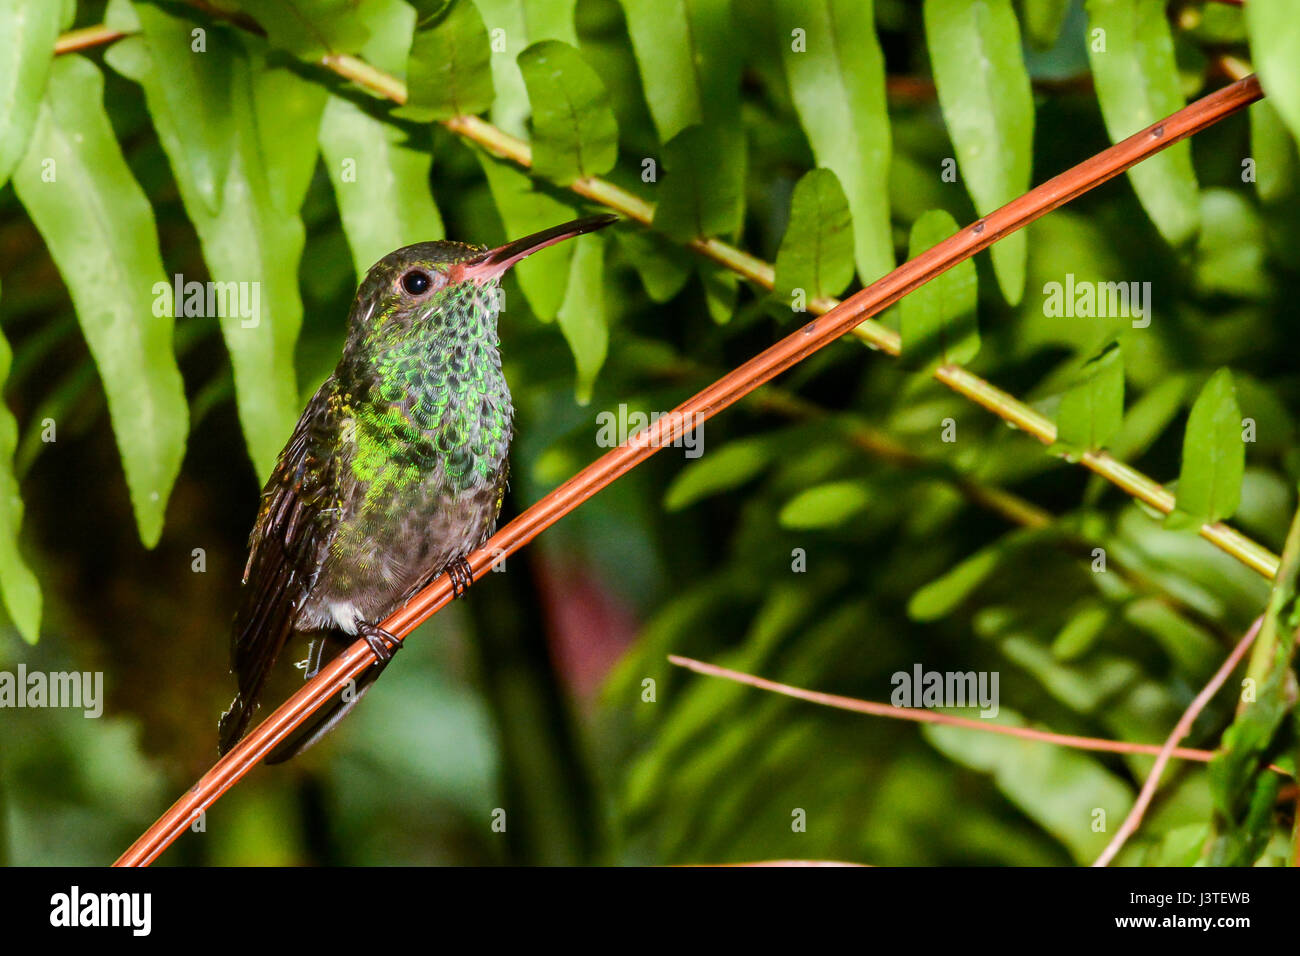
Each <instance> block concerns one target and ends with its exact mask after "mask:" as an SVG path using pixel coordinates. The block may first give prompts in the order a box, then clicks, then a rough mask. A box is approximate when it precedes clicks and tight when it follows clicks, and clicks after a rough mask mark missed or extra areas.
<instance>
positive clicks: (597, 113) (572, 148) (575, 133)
mask: <svg viewBox="0 0 1300 956" xmlns="http://www.w3.org/2000/svg"><path fill="white" fill-rule="evenodd" d="M519 69H520V71H522V73H523V77H524V83H525V85H526V86H527V87H528V99H529V102H530V103H531V104H532V108H533V120H532V134H533V172H534V173H536V174H537V175H538V176H541V177H543V178H544V179H549V180H551V181H552V182H554V183H558V184H559V185H561V186H567V185H569V184H570V183H572V182H573V181H574V180H575V179H581V178H583V177H586V176H600V175H602V174H603V173H607V172H609V171H610V169H612V168H613V167H614V163H615V162H617V161H618V121H617V120H615V119H614V111H613V110H612V109H611V108H610V105H609V95H608V94H607V93H606V92H605V86H604V84H603V83H601V82H600V77H599V76H597V75H596V71H595V70H593V69H592V68H591V67H589V66H588V65H587V64H586V62H585V61H584V60H583V59H582V54H580V53H579V52H578V51H577V50H576V49H574V48H573V47H571V46H569V45H568V44H566V43H561V42H560V41H558V40H543V41H542V42H540V43H534V44H533V45H532V46H530V47H529V48H528V49H526V50H524V52H523V53H521V54H519Z"/></svg>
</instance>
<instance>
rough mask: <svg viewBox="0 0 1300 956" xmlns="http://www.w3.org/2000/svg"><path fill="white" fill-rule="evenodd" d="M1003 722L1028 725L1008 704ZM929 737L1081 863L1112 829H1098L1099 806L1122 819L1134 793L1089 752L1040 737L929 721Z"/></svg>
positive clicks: (1111, 816)
mask: <svg viewBox="0 0 1300 956" xmlns="http://www.w3.org/2000/svg"><path fill="white" fill-rule="evenodd" d="M996 720H997V723H999V724H1006V725H1009V726H1013V727H1023V726H1025V725H1026V721H1025V720H1024V718H1022V717H1021V716H1020V715H1019V714H1016V713H1013V712H1012V711H1010V710H1008V709H1007V708H1005V707H1003V708H1002V709H1001V713H999V715H998V717H997V719H996ZM922 733H923V734H924V735H925V737H926V739H927V740H928V741H929V742H930V743H931V744H933V745H934V747H935V748H936V749H937V750H938V751H939V752H940V753H943V754H945V755H946V756H947V757H948V758H949V759H950V760H952V761H954V762H956V763H959V764H961V765H962V766H964V767H970V768H971V769H973V770H978V771H980V772H981V773H987V774H991V775H992V777H993V779H994V781H995V782H996V783H997V787H998V789H999V790H1001V791H1002V792H1003V793H1004V794H1006V796H1007V799H1009V800H1010V801H1011V802H1012V803H1013V804H1015V805H1016V806H1017V807H1019V808H1020V811H1021V812H1022V813H1024V814H1025V815H1026V816H1027V817H1029V818H1030V819H1031V820H1033V821H1035V822H1036V823H1037V824H1038V825H1039V826H1041V827H1042V828H1043V829H1044V830H1046V831H1047V832H1048V833H1051V834H1052V835H1053V836H1055V837H1056V838H1057V839H1058V840H1060V841H1061V843H1062V845H1064V846H1065V847H1066V848H1067V849H1068V850H1069V851H1070V855H1071V856H1073V857H1074V859H1075V860H1077V861H1078V862H1080V863H1083V862H1091V861H1092V860H1094V859H1096V857H1097V855H1098V854H1100V853H1101V851H1102V850H1103V849H1105V846H1106V843H1107V842H1108V841H1109V840H1110V837H1111V833H1110V832H1109V831H1100V830H1097V829H1096V828H1095V827H1093V826H1092V825H1091V824H1092V821H1093V820H1094V819H1096V812H1097V810H1098V809H1100V810H1102V811H1104V812H1105V815H1106V819H1107V820H1122V819H1124V815H1125V814H1126V813H1127V812H1128V810H1129V807H1131V806H1132V804H1133V794H1132V792H1131V791H1130V790H1129V788H1128V787H1127V786H1126V785H1125V783H1124V781H1123V780H1121V779H1120V778H1119V777H1116V776H1115V775H1114V774H1112V773H1110V772H1109V771H1108V770H1106V769H1105V768H1104V767H1103V766H1102V765H1101V764H1100V763H1098V762H1097V760H1096V759H1095V758H1094V757H1092V756H1089V755H1085V754H1082V753H1079V752H1078V751H1075V750H1067V749H1065V748H1064V747H1055V746H1053V745H1051V744H1047V743H1043V742H1041V741H1037V740H1024V739H1020V738H1016V737H1010V736H1006V735H1004V734H982V733H979V732H978V731H971V730H963V729H961V728H959V727H945V726H940V725H937V724H926V725H925V726H924V727H923V728H922Z"/></svg>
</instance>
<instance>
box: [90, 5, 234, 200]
mask: <svg viewBox="0 0 1300 956" xmlns="http://www.w3.org/2000/svg"><path fill="white" fill-rule="evenodd" d="M135 13H136V16H137V18H138V20H139V23H140V29H141V31H142V33H143V36H144V40H145V45H146V46H147V47H148V49H149V58H150V60H151V61H152V62H153V63H154V64H157V66H158V70H157V72H156V82H154V83H153V84H152V87H153V91H154V95H153V96H152V97H150V99H149V111H150V113H151V114H152V117H153V121H154V126H155V128H156V129H157V131H158V136H159V138H160V139H163V140H164V142H163V148H164V149H165V150H166V152H167V155H168V156H169V157H172V158H173V160H174V162H176V163H178V164H181V165H182V166H183V167H184V168H183V170H182V171H181V172H179V173H177V178H178V179H183V180H184V181H185V185H186V186H187V187H188V188H190V189H192V190H193V191H194V193H195V196H196V198H197V199H199V200H200V201H201V202H202V203H203V204H204V206H206V207H207V210H208V211H209V212H211V213H215V212H216V211H217V210H219V209H220V208H221V194H222V189H223V188H224V187H225V181H226V174H227V170H228V169H229V167H230V157H231V155H232V154H233V152H234V144H235V139H236V137H235V132H234V124H233V121H232V119H231V116H230V92H231V85H230V84H231V80H230V69H231V67H230V58H231V54H232V50H231V45H230V43H229V41H227V40H226V39H225V37H224V36H223V35H222V34H221V33H220V32H219V31H211V32H212V34H213V35H212V36H211V37H208V38H205V41H204V49H203V51H201V52H196V51H195V50H194V49H193V42H194V41H193V38H192V36H191V31H192V30H194V29H195V28H196V27H197V25H198V24H197V22H196V21H194V20H190V19H187V18H183V17H179V16H173V15H172V14H170V13H168V12H165V11H163V10H162V9H160V8H158V7H155V6H153V5H151V4H148V3H141V4H138V5H136V7H135ZM209 39H210V40H211V46H210V47H209V45H208V42H207V41H208V40H209ZM120 57H121V54H120V53H110V55H109V64H110V65H113V64H115V63H116V62H118V61H119V60H120Z"/></svg>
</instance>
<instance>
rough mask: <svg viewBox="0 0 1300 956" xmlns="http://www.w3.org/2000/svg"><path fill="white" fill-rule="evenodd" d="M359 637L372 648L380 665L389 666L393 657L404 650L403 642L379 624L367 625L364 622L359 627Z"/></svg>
mask: <svg viewBox="0 0 1300 956" xmlns="http://www.w3.org/2000/svg"><path fill="white" fill-rule="evenodd" d="M357 637H359V638H361V639H362V640H364V641H365V642H366V644H368V645H369V646H370V650H371V651H372V652H373V653H374V655H375V662H376V663H378V664H387V663H388V662H389V661H391V660H392V659H393V655H394V654H396V653H397V652H398V651H400V650H401V649H402V642H401V641H399V640H398V639H397V638H395V637H393V635H392V634H390V633H389V632H388V631H385V630H384V629H383V628H382V627H380V626H379V625H378V624H367V623H366V622H365V621H362V622H361V623H360V624H358V625H357Z"/></svg>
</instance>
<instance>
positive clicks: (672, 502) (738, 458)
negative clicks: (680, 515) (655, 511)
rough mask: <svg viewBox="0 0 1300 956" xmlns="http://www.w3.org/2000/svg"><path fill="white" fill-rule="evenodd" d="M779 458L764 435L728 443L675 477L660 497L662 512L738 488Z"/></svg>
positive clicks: (778, 450)
mask: <svg viewBox="0 0 1300 956" xmlns="http://www.w3.org/2000/svg"><path fill="white" fill-rule="evenodd" d="M780 454H781V446H780V445H779V444H778V443H776V442H774V441H772V440H770V439H769V438H768V436H766V435H762V436H759V437H757V438H743V439H740V440H738V441H732V442H728V443H727V444H725V445H723V446H722V447H721V448H719V449H718V450H717V451H710V452H709V453H708V454H707V455H705V456H703V457H702V458H700V459H699V460H698V461H694V462H692V463H691V464H689V465H687V466H686V467H685V468H683V469H682V470H681V471H679V472H678V473H677V475H676V477H674V478H673V480H672V483H671V484H670V485H669V486H668V491H667V492H665V493H664V509H665V510H666V511H681V510H682V509H683V508H686V507H689V506H690V505H693V504H695V502H697V501H701V500H703V499H704V498H708V497H710V496H711V495H717V494H721V493H722V492H724V491H732V490H733V489H735V488H739V487H740V486H741V485H743V484H744V483H745V482H747V481H749V480H750V479H751V478H753V477H754V476H755V475H757V474H758V473H759V472H761V471H763V470H764V469H765V468H767V467H768V466H769V465H770V464H772V462H773V461H775V460H776V458H777V456H778V455H780Z"/></svg>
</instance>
